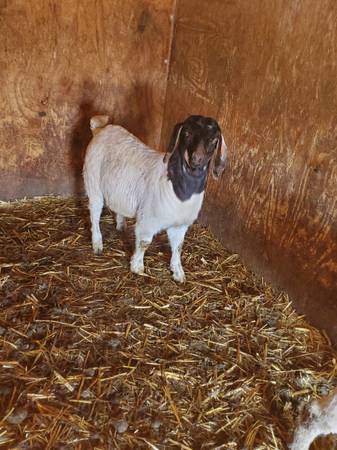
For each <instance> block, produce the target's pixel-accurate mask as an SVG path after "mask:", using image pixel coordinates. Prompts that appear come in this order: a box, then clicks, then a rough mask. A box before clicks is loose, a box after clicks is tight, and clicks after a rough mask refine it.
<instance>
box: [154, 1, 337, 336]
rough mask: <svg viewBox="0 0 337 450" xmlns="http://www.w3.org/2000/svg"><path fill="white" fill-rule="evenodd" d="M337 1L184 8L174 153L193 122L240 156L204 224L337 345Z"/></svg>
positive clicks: (175, 71)
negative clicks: (181, 130) (184, 124)
mask: <svg viewBox="0 0 337 450" xmlns="http://www.w3.org/2000/svg"><path fill="white" fill-rule="evenodd" d="M336 23H337V3H336V2H335V1H334V0H321V1H320V2H317V1H316V0H306V1H292V0H289V1H282V2H281V1H278V0H251V1H246V0H236V1H232V0H221V1H220V0H219V1H216V0H214V1H211V2H204V1H203V0H184V1H183V0H180V1H178V5H177V15H176V25H175V33H174V40H173V48H172V61H171V66H170V74H169V82H168V88H167V101H166V108H165V115H164V122H163V123H164V128H163V133H162V141H161V142H162V144H161V145H162V147H164V146H165V143H166V142H167V141H168V136H169V132H170V129H171V127H172V125H173V124H174V123H176V122H177V121H179V120H181V119H183V118H184V117H185V116H186V115H188V114H191V113H195V114H199V113H200V114H208V115H211V116H214V117H216V118H217V119H218V120H219V122H220V124H221V126H222V128H223V131H224V135H225V139H226V141H227V144H228V149H229V160H230V162H229V166H228V168H227V170H226V172H225V174H224V177H223V179H222V181H221V183H219V184H216V183H215V182H211V183H210V186H209V189H208V194H207V201H206V203H205V207H204V209H203V214H202V220H203V221H204V222H205V223H207V224H210V225H211V227H212V229H213V230H214V232H215V233H216V234H217V235H218V236H219V237H220V238H221V239H222V241H223V242H224V243H225V245H226V246H227V247H229V248H230V249H231V250H234V251H237V252H239V253H240V255H241V256H242V257H243V258H244V260H245V261H246V263H247V264H248V265H249V266H250V267H252V268H253V269H254V270H255V271H257V272H259V273H261V274H262V275H264V276H265V277H266V278H267V279H269V280H271V281H272V282H273V283H274V285H275V286H278V287H281V288H283V289H286V290H287V291H288V292H289V293H290V294H291V296H292V298H293V299H294V300H295V303H296V305H297V307H298V309H299V310H300V311H301V312H303V313H305V314H306V315H307V316H308V318H309V319H310V320H311V321H312V322H313V323H315V324H316V325H318V326H320V327H321V328H323V329H326V330H327V331H328V332H329V333H330V335H331V336H332V338H333V339H334V341H335V342H337V295H336V292H337V208H336V203H337V77H336V74H337V27H336Z"/></svg>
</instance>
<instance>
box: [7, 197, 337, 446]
mask: <svg viewBox="0 0 337 450" xmlns="http://www.w3.org/2000/svg"><path fill="white" fill-rule="evenodd" d="M102 230H103V236H104V244H105V247H104V254H103V255H101V256H94V255H93V254H92V252H91V242H90V232H89V218H88V213H87V208H86V200H84V199H83V200H74V199H67V200H65V199H61V198H52V197H45V198H40V199H38V200H35V201H24V202H14V203H12V204H6V203H3V204H2V206H1V208H0V239H1V240H0V267H1V272H0V297H1V298H0V303H1V309H0V342H1V347H0V349H1V354H0V396H1V423H0V445H2V447H3V448H13V449H14V448H17V449H19V448H20V449H24V448H32V449H86V448H88V449H90V448H92V449H143V448H144V449H233V450H235V449H244V448H245V449H260V450H262V449H285V448H287V442H289V440H290V439H291V437H292V434H293V430H294V427H295V426H296V424H297V421H298V418H299V417H300V416H301V415H302V413H303V411H304V410H305V407H306V405H307V404H308V402H309V401H311V400H312V399H314V398H317V397H319V396H321V395H325V394H327V393H328V392H329V391H330V390H331V389H332V387H334V386H335V385H336V384H337V378H336V368H337V366H336V359H335V358H336V354H335V353H334V351H333V350H332V348H331V346H330V345H329V342H328V339H327V338H326V336H325V335H324V334H322V333H321V332H319V331H318V330H316V329H315V328H313V327H311V326H310V325H308V323H306V321H305V320H304V318H303V317H301V316H299V315H298V314H296V313H295V311H294V309H293V307H292V305H291V303H290V301H289V299H288V298H287V297H286V296H285V295H283V294H276V293H275V292H273V291H272V289H271V288H270V287H269V286H268V285H267V284H265V283H264V282H263V281H261V280H260V279H258V278H256V277H255V276H254V275H253V274H252V273H251V272H249V271H248V270H247V269H246V268H245V267H244V266H243V265H242V264H241V263H240V260H239V258H238V257H237V255H233V254H229V253H228V252H227V251H226V250H224V248H223V247H222V246H221V245H220V244H219V243H218V242H217V241H216V240H215V239H214V238H213V237H212V235H211V234H210V232H209V231H207V230H206V229H204V228H201V227H200V226H198V225H195V226H193V227H192V228H191V229H190V231H189V233H188V235H187V238H186V241H185V245H184V253H183V262H184V267H185V270H186V275H187V282H186V284H184V285H182V286H180V285H177V284H176V283H175V282H174V281H173V280H172V279H171V275H170V272H169V269H168V267H169V257H170V255H169V248H168V245H167V241H166V237H165V236H164V235H163V236H159V237H158V238H157V239H156V240H155V242H154V243H153V245H152V246H151V248H150V249H149V251H148V253H147V256H146V258H145V267H146V271H147V274H146V276H143V277H139V276H135V275H133V274H131V273H130V272H129V258H130V254H131V252H132V247H133V226H132V223H130V222H129V224H128V228H127V230H126V232H125V233H118V232H117V231H116V230H115V228H114V218H113V217H112V215H111V214H110V213H109V212H108V211H105V212H104V215H103V218H102Z"/></svg>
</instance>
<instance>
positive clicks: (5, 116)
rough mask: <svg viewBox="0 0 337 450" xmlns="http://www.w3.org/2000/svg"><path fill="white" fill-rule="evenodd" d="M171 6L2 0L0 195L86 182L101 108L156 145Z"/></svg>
mask: <svg viewBox="0 0 337 450" xmlns="http://www.w3.org/2000/svg"><path fill="white" fill-rule="evenodd" d="M172 8H173V0H139V1H134V0H95V1H94V0H48V1H47V0H1V1H0V34H1V37H2V42H1V44H2V45H1V48H0V103H1V109H2V114H1V118H0V177H1V185H0V199H8V198H16V197H23V196H28V197H29V196H32V195H36V194H45V193H58V194H62V193H73V192H75V191H77V190H80V189H81V170H82V162H83V153H84V150H85V147H86V145H87V143H88V140H89V138H90V133H89V117H90V116H91V115H92V114H94V113H97V112H100V113H108V114H109V115H110V116H111V117H112V118H113V121H114V122H115V123H119V124H122V125H124V126H126V127H128V128H129V130H130V131H131V132H133V133H135V134H136V135H137V136H138V137H139V138H141V139H143V140H144V141H145V142H146V143H148V144H149V145H153V146H158V144H159V136H160V128H161V123H162V117H163V108H164V99H165V88H166V81H167V70H168V64H167V58H168V55H169V46H170V30H171V22H170V14H171V12H172Z"/></svg>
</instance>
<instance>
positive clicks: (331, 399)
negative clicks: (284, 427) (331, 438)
mask: <svg viewBox="0 0 337 450" xmlns="http://www.w3.org/2000/svg"><path fill="white" fill-rule="evenodd" d="M309 413H310V417H309V420H308V421H307V422H304V423H303V424H301V425H300V426H299V427H298V429H297V430H296V433H295V436H294V440H293V442H292V444H291V445H290V449H291V450H309V448H310V445H311V444H312V443H313V442H314V440H315V439H316V438H317V437H318V436H322V435H329V434H337V388H335V389H333V390H332V392H331V393H330V394H329V395H327V396H325V397H322V398H321V399H320V400H316V401H314V402H313V403H312V404H311V405H310V410H309Z"/></svg>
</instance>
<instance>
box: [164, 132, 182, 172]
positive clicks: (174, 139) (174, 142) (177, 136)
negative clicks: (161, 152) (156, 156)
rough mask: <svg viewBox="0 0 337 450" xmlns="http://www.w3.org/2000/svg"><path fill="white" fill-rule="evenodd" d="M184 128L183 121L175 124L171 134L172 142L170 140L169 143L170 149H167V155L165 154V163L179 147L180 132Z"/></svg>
mask: <svg viewBox="0 0 337 450" xmlns="http://www.w3.org/2000/svg"><path fill="white" fill-rule="evenodd" d="M182 128H183V124H182V123H177V124H176V125H175V127H174V128H173V131H172V134H171V139H170V142H169V145H168V149H167V152H166V153H165V156H164V163H166V162H167V161H168V160H169V159H170V157H171V155H172V153H173V152H174V150H175V149H176V148H177V147H178V144H179V139H180V133H181V130H182Z"/></svg>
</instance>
